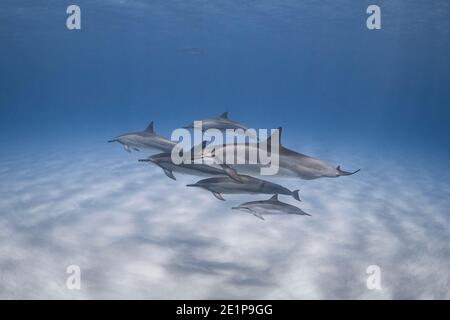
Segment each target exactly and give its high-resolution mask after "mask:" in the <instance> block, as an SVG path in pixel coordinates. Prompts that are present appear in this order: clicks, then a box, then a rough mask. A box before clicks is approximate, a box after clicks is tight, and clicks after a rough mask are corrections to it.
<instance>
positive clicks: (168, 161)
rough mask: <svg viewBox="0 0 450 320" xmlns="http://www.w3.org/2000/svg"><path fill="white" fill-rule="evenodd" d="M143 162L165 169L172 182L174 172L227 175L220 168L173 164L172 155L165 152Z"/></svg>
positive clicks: (197, 174) (206, 165)
mask: <svg viewBox="0 0 450 320" xmlns="http://www.w3.org/2000/svg"><path fill="white" fill-rule="evenodd" d="M139 161H141V162H151V163H154V164H155V165H157V166H158V167H160V168H161V169H163V171H164V173H165V174H166V176H168V177H169V178H170V179H172V180H176V178H175V175H174V174H173V171H175V172H180V173H184V174H190V175H196V176H213V175H224V174H226V173H225V172H224V170H223V169H222V168H221V167H220V166H216V165H208V164H196V163H193V164H185V163H181V164H179V165H177V164H174V163H173V162H172V158H171V153H169V152H163V153H158V154H155V155H152V156H150V157H148V158H146V159H139Z"/></svg>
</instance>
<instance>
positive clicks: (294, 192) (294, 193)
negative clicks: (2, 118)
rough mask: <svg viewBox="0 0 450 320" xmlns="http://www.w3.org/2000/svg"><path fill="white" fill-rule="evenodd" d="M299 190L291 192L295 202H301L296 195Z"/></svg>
mask: <svg viewBox="0 0 450 320" xmlns="http://www.w3.org/2000/svg"><path fill="white" fill-rule="evenodd" d="M299 191H300V190H298V189H297V190H294V191H292V196H293V197H294V199H295V200H297V201H302V200H301V199H300V196H299V195H298V192H299Z"/></svg>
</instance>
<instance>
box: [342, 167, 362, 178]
mask: <svg viewBox="0 0 450 320" xmlns="http://www.w3.org/2000/svg"><path fill="white" fill-rule="evenodd" d="M336 170H337V171H338V172H339V175H340V176H351V175H352V174H355V173H357V172H359V171H360V170H361V169H358V170H356V171H353V172H348V171H344V170H341V166H337V167H336Z"/></svg>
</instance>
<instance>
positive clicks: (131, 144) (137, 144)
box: [108, 121, 176, 152]
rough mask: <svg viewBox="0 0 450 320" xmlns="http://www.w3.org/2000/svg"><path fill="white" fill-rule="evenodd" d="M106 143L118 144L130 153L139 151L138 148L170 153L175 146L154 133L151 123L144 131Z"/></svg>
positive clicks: (121, 136) (172, 142)
mask: <svg viewBox="0 0 450 320" xmlns="http://www.w3.org/2000/svg"><path fill="white" fill-rule="evenodd" d="M108 142H118V143H120V144H121V145H122V146H123V148H124V149H125V151H128V152H131V149H133V150H136V151H139V148H143V149H157V150H160V151H165V152H170V151H171V150H172V148H173V147H174V146H175V145H176V143H175V142H174V141H170V140H168V139H166V138H164V137H162V136H160V135H157V134H156V133H155V131H154V128H153V121H152V122H150V124H149V125H148V126H147V128H146V129H145V130H144V131H140V132H131V133H125V134H122V135H120V136H118V137H117V138H115V139H112V140H109V141H108Z"/></svg>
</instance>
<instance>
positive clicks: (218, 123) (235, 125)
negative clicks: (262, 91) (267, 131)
mask: <svg viewBox="0 0 450 320" xmlns="http://www.w3.org/2000/svg"><path fill="white" fill-rule="evenodd" d="M201 121H202V130H203V131H206V130H208V129H218V130H220V131H224V130H226V129H234V130H235V129H242V130H244V131H245V130H247V129H248V128H247V127H246V126H244V125H243V124H241V123H239V122H237V121H233V120H231V119H228V112H224V113H222V114H221V115H220V116H218V117H216V118H208V119H204V120H201ZM183 128H184V129H192V128H194V122H191V123H190V124H188V125H187V126H185V127H183Z"/></svg>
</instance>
